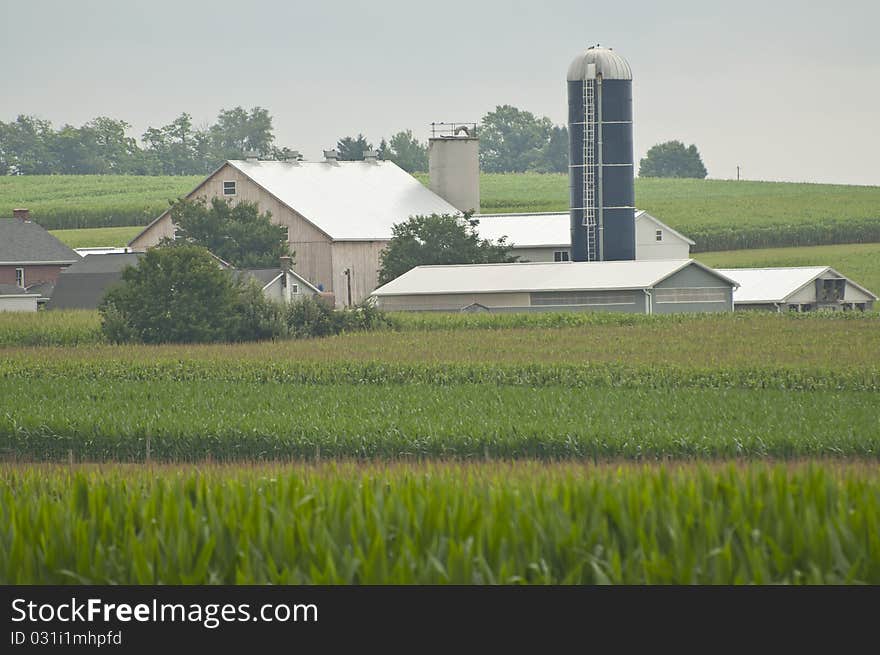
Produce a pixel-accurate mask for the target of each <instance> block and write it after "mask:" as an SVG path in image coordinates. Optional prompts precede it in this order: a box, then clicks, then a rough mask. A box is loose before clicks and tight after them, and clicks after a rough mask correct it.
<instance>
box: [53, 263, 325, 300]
mask: <svg viewBox="0 0 880 655" xmlns="http://www.w3.org/2000/svg"><path fill="white" fill-rule="evenodd" d="M143 256H144V253H140V252H130V253H107V254H99V255H88V256H86V257H83V259H82V260H81V261H78V262H77V263H75V264H73V265H72V266H71V267H70V268H68V269H66V270H65V271H63V272H62V273H61V275H59V276H58V282H57V283H56V285H55V291H54V293H53V294H52V298H51V300H50V301H49V304H48V306H47V309H97V308H98V305H100V304H101V301H102V300H103V299H104V295H105V294H106V293H107V290H108V289H109V288H110V287H111V286H113V285H114V284H116V283H118V282H120V281H121V280H122V271H123V270H124V269H125V268H127V267H128V266H137V264H138V261H139V260H140V258H141V257H143ZM217 264H218V265H219V266H220V267H222V268H230V265H229V264H227V263H226V262H224V261H223V260H221V259H219V258H217ZM235 273H236V274H237V275H239V276H243V277H244V278H245V279H248V280H253V281H254V282H256V283H257V285H258V286H259V287H260V290H261V291H262V292H263V295H264V296H266V297H267V298H269V299H270V300H275V301H277V302H291V301H292V300H296V299H297V298H304V297H306V296H311V295H315V294H318V293H319V291H318V289H317V288H315V287H314V286H313V285H312V284H311V283H310V282H309V281H308V280H306V279H304V278H303V277H301V276H300V275H298V274H297V273H296V272H294V271H293V268H292V262H291V258H290V257H282V258H281V261H280V262H279V266H278V267H276V268H260V269H243V270H241V271H236V272H235Z"/></svg>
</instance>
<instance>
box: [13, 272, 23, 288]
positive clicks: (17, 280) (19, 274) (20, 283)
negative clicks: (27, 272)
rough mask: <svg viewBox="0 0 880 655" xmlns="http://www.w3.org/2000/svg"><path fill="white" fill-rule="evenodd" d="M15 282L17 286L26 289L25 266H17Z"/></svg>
mask: <svg viewBox="0 0 880 655" xmlns="http://www.w3.org/2000/svg"><path fill="white" fill-rule="evenodd" d="M15 284H16V286H19V287H21V288H22V289H24V269H23V268H16V269H15Z"/></svg>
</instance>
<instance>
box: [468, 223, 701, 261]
mask: <svg viewBox="0 0 880 655" xmlns="http://www.w3.org/2000/svg"><path fill="white" fill-rule="evenodd" d="M474 218H476V219H478V220H479V221H480V224H479V226H478V227H477V231H478V232H479V234H480V236H481V237H483V238H484V239H492V240H493V241H497V240H498V239H500V238H501V237H503V236H506V237H507V241H508V243H512V244H513V248H512V253H513V254H514V255H517V256H518V257H519V258H520V261H527V262H567V261H568V260H569V259H571V220H570V217H569V214H568V212H564V213H563V212H536V213H522V214H477V215H475V216H474ZM635 232H636V260H645V259H687V258H689V257H690V252H691V246H693V245H695V244H694V242H693V241H691V240H690V239H689V238H688V237H686V236H685V235H683V234H682V233H681V232H678V231H677V230H674V229H672V228H671V227H669V226H668V225H666V224H665V223H663V222H662V221H660V220H659V219H658V218H656V217H655V216H652V215H651V214H649V213H648V212H646V211H644V210H636V216H635Z"/></svg>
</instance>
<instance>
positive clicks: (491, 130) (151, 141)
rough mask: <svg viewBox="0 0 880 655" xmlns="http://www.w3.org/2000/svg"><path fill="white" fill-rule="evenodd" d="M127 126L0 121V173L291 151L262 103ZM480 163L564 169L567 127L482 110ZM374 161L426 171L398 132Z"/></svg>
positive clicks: (355, 141) (194, 168)
mask: <svg viewBox="0 0 880 655" xmlns="http://www.w3.org/2000/svg"><path fill="white" fill-rule="evenodd" d="M130 131H131V124H130V123H127V122H126V121H124V120H120V119H117V118H110V117H107V116H99V117H97V118H94V119H92V120H90V121H88V122H86V123H84V124H82V125H80V126H79V127H77V126H74V125H71V124H67V123H65V124H64V125H62V126H61V127H57V128H56V127H55V126H54V125H53V124H52V123H51V121H48V120H45V119H42V118H39V117H37V116H31V115H24V114H22V115H20V116H18V117H17V118H16V119H15V120H13V121H10V122H8V123H4V122H2V121H0V175H52V174H70V175H90V174H100V175H207V174H208V173H210V172H211V171H213V170H214V169H215V168H217V167H218V166H219V165H220V164H221V163H222V162H223V161H225V160H227V159H242V158H244V157H246V156H247V155H248V154H251V153H255V154H257V155H258V156H260V157H261V158H263V159H284V158H287V157H290V156H292V155H293V152H294V151H293V150H292V149H291V148H289V147H279V146H278V145H277V144H276V141H275V135H274V130H273V125H272V116H271V114H270V113H269V111H268V110H267V109H265V108H263V107H253V108H252V109H250V110H248V109H245V108H244V107H235V108H234V109H221V110H220V112H219V113H218V115H217V119H216V121H215V122H214V123H213V124H211V125H207V126H203V127H199V126H196V125H195V124H194V123H193V119H192V116H191V115H190V114H188V113H185V112H184V113H182V114H180V116H178V117H177V118H175V119H174V120H173V121H171V122H170V123H169V124H167V125H163V126H160V127H149V128H148V129H147V130H146V131H145V132H144V133H143V134H142V135H141V137H140V139H136V138H135V137H133V136H131V135H130ZM479 136H480V164H481V166H482V167H483V170H484V171H487V172H493V173H494V172H521V171H526V170H529V171H539V172H563V171H565V170H567V167H568V130H567V129H566V128H565V127H559V126H555V125H553V123H552V121H550V119H549V118H546V117H543V118H539V117H536V116H535V115H534V114H532V113H531V112H528V111H523V110H520V109H517V108H516V107H512V106H510V105H502V106H499V107H497V108H496V110H495V111H493V112H490V113H488V114H486V115H485V116H484V117H483V119H482V121H481V122H480V127H479ZM336 149H337V151H338V156H339V159H341V160H356V159H363V156H364V151H366V150H373V149H374V147H373V144H372V143H370V142H369V141H368V140H367V139H366V137H364V135H363V134H358V135H357V136H345V137H342V138H340V139H339V140H338V141H337V143H336ZM376 150H378V155H379V158H380V159H385V160H388V161H393V162H394V163H396V164H397V165H398V166H400V167H401V168H403V169H404V170H406V171H408V172H410V173H418V172H427V170H428V146H427V143H426V142H425V141H421V140H419V139H418V138H416V137H415V136H414V135H413V133H412V130H402V131H399V132H397V133H396V134H393V135H392V136H391V137H389V138H388V139H385V138H383V139H382V140H381V141H380V143H379V144H378V146H377V147H376Z"/></svg>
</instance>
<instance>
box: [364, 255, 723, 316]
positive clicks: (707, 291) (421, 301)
mask: <svg viewBox="0 0 880 655" xmlns="http://www.w3.org/2000/svg"><path fill="white" fill-rule="evenodd" d="M735 286H736V283H735V282H734V281H733V280H731V279H729V278H727V277H725V276H724V275H721V274H719V273H717V272H716V271H713V270H712V269H710V268H708V267H706V266H704V265H703V264H700V263H699V262H697V261H694V260H692V259H684V260H667V261H643V262H638V261H613V262H610V261H606V262H560V263H555V262H553V263H551V262H548V263H514V264H465V265H457V266H417V267H416V268H414V269H412V270H411V271H409V272H407V273H405V274H403V275H401V276H400V277H399V278H397V279H396V280H392V281H391V282H389V283H388V284H386V285H384V286H382V287H379V288H378V289H376V290H375V291H374V292H373V294H372V297H373V298H375V300H376V304H377V305H378V307H379V308H380V309H383V310H386V311H445V312H458V311H475V309H479V311H489V312H543V311H617V312H631V313H639V314H654V313H656V314H668V313H674V312H721V311H732V310H733V295H732V294H733V288H734V287H735Z"/></svg>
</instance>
